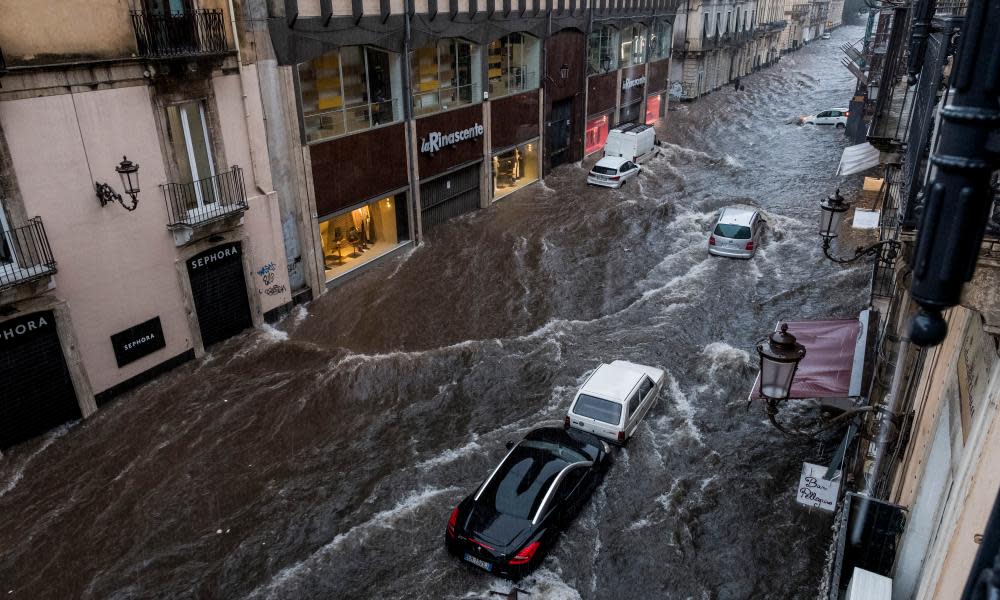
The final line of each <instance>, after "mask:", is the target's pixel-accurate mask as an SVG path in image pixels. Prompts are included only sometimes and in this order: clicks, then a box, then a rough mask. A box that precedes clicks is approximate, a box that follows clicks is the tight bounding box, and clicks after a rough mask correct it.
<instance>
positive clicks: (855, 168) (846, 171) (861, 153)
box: [837, 142, 879, 175]
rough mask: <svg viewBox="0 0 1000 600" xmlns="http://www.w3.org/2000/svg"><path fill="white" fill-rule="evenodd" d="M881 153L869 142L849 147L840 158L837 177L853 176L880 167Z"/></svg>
mask: <svg viewBox="0 0 1000 600" xmlns="http://www.w3.org/2000/svg"><path fill="white" fill-rule="evenodd" d="M878 157H879V151H878V148H876V147H875V146H872V145H871V144H869V143H868V142H865V143H863V144H857V145H856V146H848V147H846V148H844V153H843V154H842V155H841V156H840V164H839V165H837V175H852V174H854V173H860V172H861V171H866V170H868V169H870V168H872V167H877V166H878V162H879V161H878Z"/></svg>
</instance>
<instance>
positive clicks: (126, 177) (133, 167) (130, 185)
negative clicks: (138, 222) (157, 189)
mask: <svg viewBox="0 0 1000 600" xmlns="http://www.w3.org/2000/svg"><path fill="white" fill-rule="evenodd" d="M115 171H117V172H118V176H119V177H121V180H122V189H123V190H125V193H126V194H128V196H129V198H132V205H131V206H129V205H128V204H125V201H124V200H123V199H122V197H121V194H118V193H116V192H115V190H114V189H113V188H112V187H111V186H110V185H108V184H106V183H100V182H94V188H95V190H96V191H97V199H98V200H99V201H100V202H101V206H106V205H107V204H108V203H109V202H111V201H113V200H114V201H117V202H118V203H119V204H121V205H122V207H123V208H124V209H125V210H128V211H133V210H135V209H136V207H137V206H138V205H139V198H138V196H139V165H137V164H135V163H134V162H132V161H130V160H129V159H128V158H126V157H124V156H123V157H122V161H121V162H120V163H118V166H117V167H115Z"/></svg>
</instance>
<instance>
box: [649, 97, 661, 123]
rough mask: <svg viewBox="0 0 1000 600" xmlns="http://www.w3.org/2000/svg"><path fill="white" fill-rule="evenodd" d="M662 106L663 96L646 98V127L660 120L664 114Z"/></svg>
mask: <svg viewBox="0 0 1000 600" xmlns="http://www.w3.org/2000/svg"><path fill="white" fill-rule="evenodd" d="M662 106H663V94H656V95H654V96H647V97H646V125H654V124H655V123H656V122H657V121H659V120H660V115H662V114H663V112H662V111H661V110H660V107H662Z"/></svg>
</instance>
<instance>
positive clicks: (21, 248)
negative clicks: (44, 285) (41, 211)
mask: <svg viewBox="0 0 1000 600" xmlns="http://www.w3.org/2000/svg"><path fill="white" fill-rule="evenodd" d="M55 272H56V261H55V259H54V258H52V248H50V247H49V238H48V237H46V236H45V227H44V226H43V225H42V219H41V217H35V218H33V219H28V224H27V225H24V226H23V227H14V228H12V229H9V230H0V290H5V289H7V288H11V287H14V286H15V285H20V284H22V283H27V282H29V281H33V280H35V279H40V278H42V277H46V276H48V275H51V274H53V273H55Z"/></svg>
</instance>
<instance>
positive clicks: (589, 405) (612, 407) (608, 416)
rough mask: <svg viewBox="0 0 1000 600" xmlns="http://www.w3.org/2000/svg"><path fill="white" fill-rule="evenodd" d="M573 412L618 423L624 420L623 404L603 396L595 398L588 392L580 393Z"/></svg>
mask: <svg viewBox="0 0 1000 600" xmlns="http://www.w3.org/2000/svg"><path fill="white" fill-rule="evenodd" d="M573 412H574V413H575V414H578V415H580V416H581V417H587V418H590V419H594V420H595V421H601V422H602V423H610V424H611V425H618V424H619V423H621V420H622V405H621V404H618V403H617V402H611V401H610V400H604V399H603V398H595V397H594V396H588V395H587V394H580V395H579V396H578V397H577V399H576V406H574V407H573Z"/></svg>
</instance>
